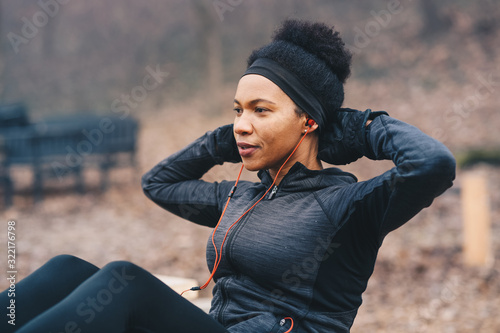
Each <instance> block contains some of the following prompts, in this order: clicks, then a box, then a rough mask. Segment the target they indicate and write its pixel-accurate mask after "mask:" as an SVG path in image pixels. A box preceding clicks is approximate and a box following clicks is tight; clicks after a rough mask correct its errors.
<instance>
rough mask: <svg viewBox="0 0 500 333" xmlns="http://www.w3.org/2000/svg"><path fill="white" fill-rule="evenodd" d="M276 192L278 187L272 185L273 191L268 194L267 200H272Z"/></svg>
mask: <svg viewBox="0 0 500 333" xmlns="http://www.w3.org/2000/svg"><path fill="white" fill-rule="evenodd" d="M276 192H278V186H276V185H274V187H273V189H272V190H271V193H269V197H268V198H267V199H268V200H271V199H272V198H274V195H275V194H276Z"/></svg>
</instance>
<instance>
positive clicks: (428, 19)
mask: <svg viewBox="0 0 500 333" xmlns="http://www.w3.org/2000/svg"><path fill="white" fill-rule="evenodd" d="M442 9H443V4H442V3H438V2H435V1H433V0H421V1H420V12H421V14H422V22H423V25H422V31H421V33H422V36H423V37H426V38H430V37H435V36H437V35H439V34H441V33H443V32H445V31H446V30H448V28H450V26H451V21H450V18H449V17H448V16H446V15H445V14H444V13H443V10H442Z"/></svg>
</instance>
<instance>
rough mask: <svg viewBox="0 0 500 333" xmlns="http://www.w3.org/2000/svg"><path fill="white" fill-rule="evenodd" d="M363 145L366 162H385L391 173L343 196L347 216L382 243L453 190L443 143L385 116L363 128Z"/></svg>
mask: <svg viewBox="0 0 500 333" xmlns="http://www.w3.org/2000/svg"><path fill="white" fill-rule="evenodd" d="M365 145H366V147H365V152H366V156H367V157H368V158H370V159H374V160H382V159H389V160H392V161H393V162H394V164H395V167H393V168H392V169H390V170H388V171H386V172H385V173H383V174H382V175H380V176H377V177H375V178H372V179H370V180H367V181H364V182H359V183H356V184H353V185H352V187H351V186H348V188H346V189H345V190H346V191H349V193H345V194H346V197H349V198H350V200H349V202H350V203H349V205H350V207H349V210H350V212H351V213H352V214H354V215H357V219H358V221H359V219H360V220H361V221H363V222H362V223H363V224H364V225H365V226H366V223H369V224H370V225H369V226H368V227H369V229H371V230H373V231H374V232H377V233H378V235H379V241H380V242H381V241H382V239H383V238H384V237H385V236H386V235H387V234H388V233H389V232H391V231H392V230H394V229H396V228H398V227H400V226H401V225H403V224H404V223H406V222H407V221H408V220H410V219H411V218H412V217H413V216H415V215H416V214H417V213H418V212H419V211H421V210H422V209H423V208H425V207H428V206H430V204H431V203H432V201H433V200H434V198H435V197H437V196H439V195H440V194H442V193H443V192H444V191H445V190H446V189H448V188H449V187H451V186H452V184H453V180H454V179H455V159H454V157H453V155H452V154H451V152H450V151H449V150H448V148H446V147H445V146H444V145H443V144H442V143H441V142H439V141H437V140H435V139H433V138H431V137H430V136H428V135H426V134H424V133H423V132H421V131H420V130H419V129H417V128H416V127H414V126H411V125H409V124H406V123H404V122H402V121H399V120H397V119H394V118H391V117H389V116H385V115H382V116H379V117H377V118H376V119H374V120H373V122H372V123H371V124H370V125H369V126H368V127H367V130H366V143H365ZM358 214H359V215H358Z"/></svg>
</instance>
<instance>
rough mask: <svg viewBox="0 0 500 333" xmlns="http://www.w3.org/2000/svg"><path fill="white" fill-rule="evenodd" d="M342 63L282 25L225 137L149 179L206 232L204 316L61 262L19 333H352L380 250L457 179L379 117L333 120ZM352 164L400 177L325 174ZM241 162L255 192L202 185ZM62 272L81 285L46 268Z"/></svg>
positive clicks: (434, 146)
mask: <svg viewBox="0 0 500 333" xmlns="http://www.w3.org/2000/svg"><path fill="white" fill-rule="evenodd" d="M350 62H351V54H350V53H349V52H348V51H347V50H346V49H345V47H344V43H343V42H342V40H341V39H340V37H339V36H338V33H337V32H334V31H333V30H332V29H330V28H329V27H327V26H325V25H323V24H318V23H316V24H312V23H307V22H301V21H293V20H289V21H286V22H285V23H284V24H283V26H282V27H281V28H280V29H279V30H278V31H277V33H276V34H275V36H274V39H273V41H272V42H271V43H270V44H268V45H266V46H264V47H262V48H260V49H258V50H256V51H254V52H253V53H252V55H251V56H250V58H249V61H248V64H249V67H248V69H247V71H246V72H245V74H244V75H243V77H242V78H241V79H240V81H239V84H238V87H237V90H236V94H235V98H234V111H235V121H234V124H233V125H226V126H222V127H219V128H218V129H216V130H214V131H212V132H209V133H206V134H205V135H203V136H202V137H200V138H199V139H197V140H196V141H194V142H193V143H192V144H190V145H189V146H187V147H186V148H184V149H183V150H181V151H179V152H177V153H176V154H174V155H172V156H170V157H168V158H167V159H165V160H164V161H162V162H160V163H159V164H158V165H157V166H155V167H154V168H153V169H152V170H151V171H149V172H148V173H146V174H145V175H144V177H143V188H144V191H145V193H146V195H147V196H148V197H149V198H150V199H152V200H153V201H154V202H156V203H157V204H158V205H160V206H161V207H163V208H165V209H167V210H169V211H170V212H172V213H174V214H177V215H180V216H183V217H185V218H187V219H189V220H190V221H192V222H194V223H198V224H200V225H205V226H209V227H213V228H214V232H213V234H212V237H211V238H210V239H209V241H208V245H207V261H208V264H209V268H210V269H211V271H212V275H211V276H210V279H211V278H213V279H214V281H215V282H216V283H215V287H214V290H213V301H212V307H211V310H210V313H209V315H206V314H204V313H203V312H201V311H200V310H198V309H197V308H196V307H194V306H193V305H191V304H190V303H189V302H187V301H186V300H185V299H183V298H182V297H180V296H178V295H176V294H175V293H174V292H172V291H171V290H170V289H169V288H168V287H167V286H165V285H163V284H162V283H161V282H159V281H158V280H156V279H155V278H154V277H152V276H151V275H150V274H149V273H147V272H145V271H143V270H142V269H140V268H139V267H137V266H135V265H133V264H130V263H125V262H119V263H112V264H110V265H108V266H106V267H104V268H103V269H101V270H98V269H97V268H95V267H93V266H91V265H90V264H88V263H85V262H82V261H80V260H79V259H76V258H73V257H58V258H55V259H53V261H52V262H49V264H47V265H46V266H44V267H42V268H40V270H39V272H35V273H34V274H33V275H32V276H30V277H28V278H26V279H25V280H23V281H22V282H20V283H19V287H18V289H19V290H20V293H21V290H22V286H26V288H27V289H29V290H34V291H33V292H34V293H35V292H40V287H39V285H40V283H39V281H37V280H39V278H36V277H37V276H38V277H44V276H46V277H48V278H54V274H56V273H55V272H57V274H56V275H58V276H57V279H63V280H62V281H65V282H64V283H63V284H64V287H65V288H64V290H60V289H62V288H60V287H59V286H57V285H56V286H55V287H54V293H57V294H58V296H57V297H55V299H54V300H50V302H45V303H47V304H45V303H43V304H42V302H39V300H40V299H42V298H43V296H42V295H44V294H43V293H42V294H40V296H38V295H36V294H35V296H31V297H32V299H36V300H37V301H36V302H32V304H33V307H36V309H31V310H30V311H27V312H30V313H31V314H36V313H39V312H42V311H43V310H45V309H48V310H47V311H45V312H44V313H42V314H41V315H40V316H38V317H36V318H34V319H33V318H27V319H24V320H25V321H26V322H28V323H27V324H26V325H25V326H24V327H23V328H21V329H20V330H19V332H23V333H24V332H40V331H43V330H47V331H49V330H52V331H53V332H54V331H55V330H59V331H64V329H66V331H71V332H80V331H79V330H80V329H81V332H85V331H90V332H125V331H131V332H132V331H133V332H231V333H233V332H245V333H247V332H348V331H349V329H350V327H351V326H352V323H353V321H354V318H355V316H356V312H357V309H358V308H359V306H360V305H361V294H362V293H363V291H364V290H365V288H366V285H367V282H368V279H369V277H370V275H371V274H372V272H373V267H374V264H375V259H376V256H377V252H378V249H379V248H380V246H381V244H382V241H383V239H384V237H385V236H386V235H387V234H388V233H389V232H390V231H392V230H394V229H396V228H398V227H399V226H401V225H402V224H404V223H405V222H406V221H408V220H409V219H410V218H411V217H413V216H414V215H415V214H417V213H418V212H419V211H420V210H421V209H422V208H424V207H427V206H429V205H430V204H431V202H432V200H433V199H434V198H435V197H436V196H438V195H440V194H441V193H442V192H443V191H445V190H446V189H447V188H448V187H450V186H451V185H452V180H453V179H454V170H455V161H454V159H453V157H452V155H451V153H450V152H449V151H448V149H447V148H446V147H445V146H444V145H442V144H441V143H439V142H437V141H436V140H434V139H432V138H430V137H428V136H427V135H425V134H423V133H422V132H420V131H419V130H418V129H417V128H415V127H413V126H410V125H408V124H405V123H403V122H400V121H398V120H396V119H393V118H391V117H389V116H388V115H387V114H386V113H385V112H371V111H370V110H367V111H365V112H361V111H356V110H352V109H341V106H342V102H343V97H344V93H343V84H344V82H345V80H346V78H347V77H348V76H349V73H350ZM361 156H366V157H368V158H370V159H374V160H381V159H390V160H392V161H393V162H394V163H395V167H394V168H392V169H390V170H388V171H387V172H385V173H383V174H382V175H380V176H378V177H375V178H373V179H370V180H367V181H363V182H357V180H356V178H355V177H354V176H353V175H351V174H348V173H345V172H342V171H340V170H339V169H337V168H327V169H323V167H322V163H321V160H323V161H326V162H329V163H333V164H347V163H350V162H352V161H355V160H356V159H358V158H359V157H361ZM240 161H242V162H243V165H244V167H245V168H246V169H248V170H251V171H258V175H259V177H260V179H261V181H260V182H258V183H253V182H248V181H238V180H236V181H222V182H220V183H208V182H204V181H202V180H200V178H201V177H202V176H203V174H205V173H206V172H207V171H208V170H210V169H211V168H212V167H213V166H214V165H216V164H222V163H226V162H230V163H235V162H240ZM238 178H239V176H238ZM65 262H66V263H65ZM67 262H70V264H69V266H72V267H78V268H79V269H80V270H81V271H80V272H76V273H74V272H69V271H68V270H67V269H65V268H63V267H61V268H59V269H57V268H51V267H50V266H57V265H68V264H67ZM73 273H74V274H73ZM59 275H61V276H63V277H62V278H61V277H60V276H59ZM74 276H77V277H78V278H74ZM210 279H209V281H210ZM60 281H61V280H60ZM68 281H71V282H70V283H69V282H68ZM209 281H207V283H205V284H204V285H203V286H201V287H196V288H193V290H198V289H202V288H204V287H206V285H207V284H208V282H209ZM37 284H38V287H36V288H35V287H33V286H36V285H37ZM53 284H54V283H53V282H52V285H53ZM46 285H51V283H50V282H46ZM70 292H71V293H70ZM68 293H70V294H69V296H67V294H68ZM25 294H28V292H26V293H25ZM2 297H3V296H2ZM26 297H28V296H26ZM2 299H3V298H2ZM35 303H36V305H35ZM30 316H31V317H33V316H34V315H30ZM30 316H27V317H30ZM68 323H69V324H68ZM42 329H43V330H42Z"/></svg>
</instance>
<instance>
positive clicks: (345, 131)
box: [318, 108, 388, 165]
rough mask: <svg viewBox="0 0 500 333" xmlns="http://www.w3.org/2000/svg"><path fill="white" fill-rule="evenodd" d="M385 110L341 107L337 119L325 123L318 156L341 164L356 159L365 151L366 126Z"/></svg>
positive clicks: (326, 160)
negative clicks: (374, 110) (361, 109)
mask: <svg viewBox="0 0 500 333" xmlns="http://www.w3.org/2000/svg"><path fill="white" fill-rule="evenodd" d="M383 114H384V115H388V114H387V112H385V111H376V112H372V111H371V110H370V109H367V110H366V111H359V110H355V109H349V108H341V109H339V111H338V112H337V119H336V120H335V121H333V122H331V123H329V124H327V127H326V129H325V130H324V131H323V133H322V134H321V136H320V139H319V152H318V157H319V158H320V159H321V160H322V161H325V162H327V163H330V164H336V165H343V164H349V163H351V162H354V161H356V160H357V159H359V158H360V157H362V156H364V155H365V153H366V135H365V134H366V128H367V126H368V125H369V123H370V122H371V121H372V120H373V119H375V118H376V117H378V116H380V115H383Z"/></svg>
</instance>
